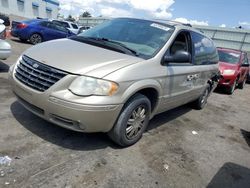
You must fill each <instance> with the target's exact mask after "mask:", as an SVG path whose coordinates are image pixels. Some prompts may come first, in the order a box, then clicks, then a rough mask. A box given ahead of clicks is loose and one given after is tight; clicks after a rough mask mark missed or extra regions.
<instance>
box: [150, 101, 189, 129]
mask: <svg viewBox="0 0 250 188" xmlns="http://www.w3.org/2000/svg"><path fill="white" fill-rule="evenodd" d="M191 110H192V108H190V106H189V105H184V106H180V107H177V108H175V109H172V110H169V111H166V112H163V113H161V114H159V115H156V116H155V117H154V118H153V119H152V120H151V121H150V123H149V125H148V128H147V131H150V130H152V129H155V128H157V127H159V126H161V125H163V124H165V123H168V122H170V121H173V120H174V119H176V118H178V117H180V116H182V115H184V114H186V113H188V112H190V111H191Z"/></svg>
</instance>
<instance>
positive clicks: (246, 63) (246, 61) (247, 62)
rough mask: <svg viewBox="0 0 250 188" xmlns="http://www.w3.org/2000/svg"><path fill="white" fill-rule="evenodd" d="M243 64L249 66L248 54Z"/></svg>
mask: <svg viewBox="0 0 250 188" xmlns="http://www.w3.org/2000/svg"><path fill="white" fill-rule="evenodd" d="M243 64H245V65H248V64H249V61H248V58H247V54H245V58H244V61H243Z"/></svg>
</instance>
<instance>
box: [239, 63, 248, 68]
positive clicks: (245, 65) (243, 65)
mask: <svg viewBox="0 0 250 188" xmlns="http://www.w3.org/2000/svg"><path fill="white" fill-rule="evenodd" d="M241 67H250V65H249V64H244V63H243V64H242V65H241Z"/></svg>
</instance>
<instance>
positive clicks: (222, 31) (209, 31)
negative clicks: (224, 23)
mask: <svg viewBox="0 0 250 188" xmlns="http://www.w3.org/2000/svg"><path fill="white" fill-rule="evenodd" d="M194 27H195V28H196V29H198V30H200V31H202V32H203V33H204V34H205V35H207V36H208V37H210V38H211V39H212V40H213V41H214V43H215V45H216V46H218V47H225V48H233V49H237V50H243V51H247V52H250V30H247V29H240V28H222V27H211V26H194Z"/></svg>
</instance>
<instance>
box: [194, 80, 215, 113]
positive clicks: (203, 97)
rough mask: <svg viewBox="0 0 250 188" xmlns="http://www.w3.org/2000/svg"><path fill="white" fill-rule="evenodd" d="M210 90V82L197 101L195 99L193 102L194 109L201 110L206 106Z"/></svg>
mask: <svg viewBox="0 0 250 188" xmlns="http://www.w3.org/2000/svg"><path fill="white" fill-rule="evenodd" d="M210 90H211V87H210V85H209V84H207V86H206V88H205V90H204V91H203V93H202V94H201V96H200V97H199V98H198V99H197V100H196V101H194V102H193V103H192V105H193V108H194V109H196V110H201V109H203V108H204V107H205V106H206V104H207V99H208V97H209V94H210Z"/></svg>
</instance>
